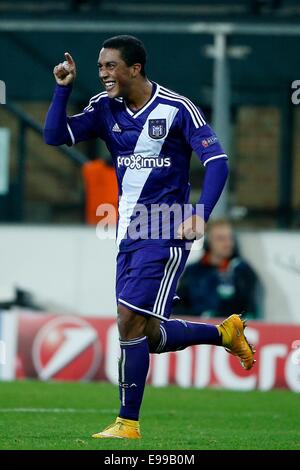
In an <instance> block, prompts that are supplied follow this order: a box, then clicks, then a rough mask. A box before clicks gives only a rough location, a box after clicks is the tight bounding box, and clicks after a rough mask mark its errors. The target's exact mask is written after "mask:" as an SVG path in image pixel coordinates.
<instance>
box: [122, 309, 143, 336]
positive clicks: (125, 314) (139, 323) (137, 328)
mask: <svg viewBox="0 0 300 470" xmlns="http://www.w3.org/2000/svg"><path fill="white" fill-rule="evenodd" d="M146 323H147V320H146V318H145V317H143V316H142V315H139V314H137V313H135V312H133V311H132V310H130V309H129V308H127V307H125V306H124V305H121V304H119V305H118V329H119V334H120V338H121V339H122V340H123V341H128V340H130V339H134V338H139V337H140V336H143V335H145V328H146Z"/></svg>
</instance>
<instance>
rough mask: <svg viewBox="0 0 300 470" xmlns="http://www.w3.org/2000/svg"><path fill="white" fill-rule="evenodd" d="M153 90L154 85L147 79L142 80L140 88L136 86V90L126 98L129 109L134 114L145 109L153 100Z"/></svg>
mask: <svg viewBox="0 0 300 470" xmlns="http://www.w3.org/2000/svg"><path fill="white" fill-rule="evenodd" d="M152 89H153V85H152V83H151V82H150V81H149V80H148V79H147V78H146V79H142V80H141V82H140V83H139V84H138V86H137V85H135V87H134V89H133V90H132V91H131V92H130V93H129V95H128V96H127V97H126V98H125V101H126V104H127V106H128V108H129V109H131V111H133V112H135V111H138V110H139V109H141V108H143V106H145V104H146V103H147V102H148V101H149V100H150V98H151V95H152Z"/></svg>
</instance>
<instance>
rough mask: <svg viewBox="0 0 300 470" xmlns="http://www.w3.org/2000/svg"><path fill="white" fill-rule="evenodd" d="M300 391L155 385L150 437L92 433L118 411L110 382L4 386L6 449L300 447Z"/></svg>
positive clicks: (2, 442) (145, 429) (1, 406)
mask: <svg viewBox="0 0 300 470" xmlns="http://www.w3.org/2000/svg"><path fill="white" fill-rule="evenodd" d="M299 403H300V397H299V395H297V394H295V393H292V392H289V391H283V390H277V391H271V392H258V391H255V392H231V391H224V390H197V389H180V388H178V387H175V386H174V387H167V388H156V389H155V388H153V387H149V386H148V387H147V388H146V392H145V397H144V404H143V409H142V414H141V427H142V434H143V439H141V440H132V441H126V440H113V439H109V440H107V439H103V440H101V439H97V440H94V439H91V437H90V436H91V434H93V433H94V432H98V431H100V430H102V428H103V427H105V426H107V425H108V424H110V423H111V422H112V421H113V419H114V417H115V416H116V414H117V412H118V389H117V387H115V386H113V385H110V384H106V383H105V384H104V383H62V382H60V383H42V382H34V381H32V382H30V381H28V382H27V381H26V382H12V383H1V384H0V449H82V450H85V449H105V450H117V449H120V450H122V449H124V450H132V449H147V450H170V449H171V450H175V449H182V450H187V449H192V450H198V449H199V450H201V449H212V450H213V449H298V450H299V449H300V426H299V423H300V406H299Z"/></svg>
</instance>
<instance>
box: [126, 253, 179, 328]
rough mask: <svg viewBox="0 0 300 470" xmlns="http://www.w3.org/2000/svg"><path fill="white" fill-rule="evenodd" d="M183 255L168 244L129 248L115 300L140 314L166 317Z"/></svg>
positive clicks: (170, 306) (169, 311)
mask: <svg viewBox="0 0 300 470" xmlns="http://www.w3.org/2000/svg"><path fill="white" fill-rule="evenodd" d="M187 256H188V253H187V252H186V250H184V249H183V248H181V247H168V246H167V247H161V246H153V245H149V246H147V247H146V248H145V247H144V248H141V249H138V250H136V251H135V252H133V253H132V255H131V258H130V262H129V266H128V268H129V269H128V270H127V271H126V274H125V280H123V281H122V286H123V288H122V289H121V290H118V292H119V295H118V303H119V304H122V305H125V306H126V307H127V308H129V309H131V310H132V311H133V312H136V313H137V314H140V315H145V316H150V317H155V318H157V319H160V320H163V319H166V318H168V317H169V316H170V314H171V310H172V304H173V298H174V296H175V291H176V285H177V282H178V279H179V276H180V275H181V273H182V271H183V269H184V266H185V263H186V260H187Z"/></svg>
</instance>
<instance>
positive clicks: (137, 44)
mask: <svg viewBox="0 0 300 470" xmlns="http://www.w3.org/2000/svg"><path fill="white" fill-rule="evenodd" d="M102 47H104V48H106V49H118V50H119V51H120V54H121V57H122V59H123V60H124V62H125V64H126V65H128V66H129V67H130V66H131V65H133V64H141V66H142V67H141V75H142V76H143V77H145V76H146V71H145V64H146V57H147V54H146V49H145V46H144V44H143V43H142V41H140V39H138V38H135V37H134V36H127V35H125V34H124V35H121V36H114V37H113V38H109V39H106V41H104V43H103V44H102Z"/></svg>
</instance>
